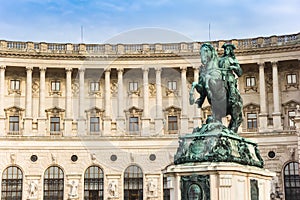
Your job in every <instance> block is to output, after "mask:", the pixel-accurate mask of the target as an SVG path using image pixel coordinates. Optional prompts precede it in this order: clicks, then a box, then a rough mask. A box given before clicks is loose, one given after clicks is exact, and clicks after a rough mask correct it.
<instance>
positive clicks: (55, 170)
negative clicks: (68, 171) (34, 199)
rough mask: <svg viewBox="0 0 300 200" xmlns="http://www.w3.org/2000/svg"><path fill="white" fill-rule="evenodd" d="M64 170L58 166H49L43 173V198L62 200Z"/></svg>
mask: <svg viewBox="0 0 300 200" xmlns="http://www.w3.org/2000/svg"><path fill="white" fill-rule="evenodd" d="M63 198H64V172H63V170H62V169H61V168H60V167H57V166H52V167H49V168H48V169H47V170H46V171H45V174H44V200H53V199H55V200H63Z"/></svg>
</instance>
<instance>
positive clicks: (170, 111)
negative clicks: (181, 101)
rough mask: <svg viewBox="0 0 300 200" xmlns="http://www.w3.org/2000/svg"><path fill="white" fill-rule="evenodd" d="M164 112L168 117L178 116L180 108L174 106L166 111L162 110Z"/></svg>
mask: <svg viewBox="0 0 300 200" xmlns="http://www.w3.org/2000/svg"><path fill="white" fill-rule="evenodd" d="M164 112H165V113H167V114H168V115H178V114H180V112H181V108H179V107H176V106H169V107H167V108H166V109H164Z"/></svg>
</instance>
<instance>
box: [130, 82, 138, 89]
mask: <svg viewBox="0 0 300 200" xmlns="http://www.w3.org/2000/svg"><path fill="white" fill-rule="evenodd" d="M137 90H138V82H129V91H137Z"/></svg>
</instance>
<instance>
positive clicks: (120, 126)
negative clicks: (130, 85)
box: [116, 68, 126, 135]
mask: <svg viewBox="0 0 300 200" xmlns="http://www.w3.org/2000/svg"><path fill="white" fill-rule="evenodd" d="M117 71H118V115H117V119H116V121H117V134H119V135H124V134H125V132H126V126H125V113H124V104H123V103H124V92H123V91H124V86H123V72H124V69H123V68H118V69H117Z"/></svg>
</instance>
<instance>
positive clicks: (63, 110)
mask: <svg viewBox="0 0 300 200" xmlns="http://www.w3.org/2000/svg"><path fill="white" fill-rule="evenodd" d="M45 112H46V113H52V114H59V113H62V112H65V109H62V108H59V107H56V106H55V107H53V108H49V109H46V110H45Z"/></svg>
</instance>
